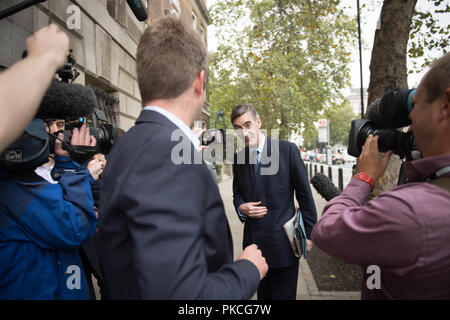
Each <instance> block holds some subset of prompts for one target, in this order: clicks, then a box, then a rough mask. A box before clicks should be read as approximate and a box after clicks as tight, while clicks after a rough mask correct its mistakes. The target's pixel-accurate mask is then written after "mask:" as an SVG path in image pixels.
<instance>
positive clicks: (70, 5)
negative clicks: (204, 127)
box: [0, 0, 210, 130]
mask: <svg viewBox="0 0 450 320" xmlns="http://www.w3.org/2000/svg"><path fill="white" fill-rule="evenodd" d="M22 1H23V0H1V1H0V11H1V10H4V9H6V8H9V7H11V6H13V5H15V4H18V3H20V2H22ZM142 3H143V4H144V5H145V6H147V8H148V13H149V21H147V22H139V21H138V20H137V19H136V17H135V16H134V14H133V13H132V11H131V9H130V8H129V6H128V5H127V3H126V1H125V0H48V1H45V2H42V3H40V4H38V5H35V6H33V7H30V8H28V9H26V10H23V11H21V12H19V13H17V14H15V15H12V16H10V17H8V18H6V19H3V20H0V69H3V68H7V67H9V66H11V65H12V64H13V63H15V62H17V61H18V60H20V59H21V57H22V53H23V51H24V50H26V44H25V43H26V39H27V38H28V37H29V36H30V35H32V34H33V33H34V32H35V31H37V30H39V29H40V28H42V27H44V26H47V25H49V24H50V23H55V24H57V25H58V26H59V27H60V28H61V29H62V30H64V31H65V32H66V33H67V35H68V36H69V38H70V48H72V49H73V54H74V56H75V58H76V68H77V69H78V71H79V72H80V76H79V77H78V78H77V80H76V81H75V82H76V83H81V84H86V85H90V86H92V87H94V88H95V89H96V94H97V98H98V107H99V109H101V110H103V111H104V112H105V114H106V116H107V118H108V121H109V122H111V123H116V124H117V125H118V126H119V127H120V128H122V129H124V130H128V129H129V128H130V127H132V126H133V125H134V122H135V120H136V119H137V117H138V116H139V113H140V112H141V109H142V102H141V95H140V92H139V87H138V83H137V74H136V51H137V46H138V42H139V39H140V37H141V35H142V33H143V31H144V30H145V28H146V26H147V23H149V22H151V21H152V20H153V19H156V18H157V17H160V16H164V15H167V14H175V15H177V16H178V17H179V18H180V19H182V20H183V21H186V22H188V23H190V24H191V25H195V26H196V30H197V31H198V32H199V33H200V34H201V35H202V36H203V39H204V41H205V44H206V41H207V26H208V24H209V23H210V21H209V16H208V13H207V11H206V1H205V0H186V1H183V0H182V1H176V0H149V1H148V2H147V0H143V1H142ZM77 15H79V20H80V21H79V22H80V23H79V25H78V26H76V24H75V27H73V22H74V19H76V18H77ZM71 23H72V25H71ZM69 28H70V29H69ZM201 120H202V121H203V122H204V123H205V124H208V123H209V107H208V104H207V103H205V107H204V110H203V114H202V119H201Z"/></svg>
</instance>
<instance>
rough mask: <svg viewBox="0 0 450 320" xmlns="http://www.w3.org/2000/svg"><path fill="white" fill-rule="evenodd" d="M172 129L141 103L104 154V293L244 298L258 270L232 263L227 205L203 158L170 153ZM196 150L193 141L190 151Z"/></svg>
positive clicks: (131, 296) (253, 285) (101, 226)
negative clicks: (193, 160) (187, 159)
mask: <svg viewBox="0 0 450 320" xmlns="http://www.w3.org/2000/svg"><path fill="white" fill-rule="evenodd" d="M176 129H177V127H176V126H175V125H174V124H173V123H172V122H171V121H169V120H168V119H167V118H166V117H164V116H163V115H161V114H159V113H157V112H155V111H149V110H144V111H142V113H141V115H140V117H139V119H138V120H137V122H136V125H135V126H134V127H133V128H131V130H129V131H128V132H127V133H126V134H125V135H124V136H122V137H121V138H120V139H119V140H118V141H117V143H116V144H115V145H114V147H113V149H112V152H111V154H110V156H109V157H108V164H107V166H106V169H105V172H104V174H103V175H104V177H103V187H102V190H101V194H100V213H99V228H98V234H97V252H98V257H99V261H100V266H101V269H102V273H103V277H104V291H105V298H107V299H249V298H251V296H252V295H253V294H254V292H255V291H256V289H257V287H258V284H259V272H258V269H257V268H256V267H255V265H254V264H252V263H251V262H249V261H247V260H241V261H238V262H233V245H232V238H231V233H230V228H229V225H228V222H227V219H226V216H225V211H224V206H223V203H222V199H221V197H220V194H219V190H218V188H217V185H216V184H215V183H214V181H213V179H212V177H211V174H210V173H209V172H208V169H207V167H206V165H205V164H204V163H201V164H178V165H177V164H175V163H174V162H173V161H172V160H171V156H172V151H173V150H174V148H176V146H177V144H178V141H171V135H172V132H173V131H174V130H176ZM184 138H185V139H187V137H186V136H184ZM183 152H184V151H183ZM196 152H197V151H196V150H194V148H193V147H192V152H191V155H190V156H194V154H195V153H196Z"/></svg>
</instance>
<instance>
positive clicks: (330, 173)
mask: <svg viewBox="0 0 450 320" xmlns="http://www.w3.org/2000/svg"><path fill="white" fill-rule="evenodd" d="M332 171H333V170H332V168H331V166H329V167H328V178H330V180H331V181H333V172H332Z"/></svg>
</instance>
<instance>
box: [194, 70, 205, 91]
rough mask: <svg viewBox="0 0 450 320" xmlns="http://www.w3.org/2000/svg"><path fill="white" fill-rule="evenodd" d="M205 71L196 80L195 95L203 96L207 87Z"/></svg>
mask: <svg viewBox="0 0 450 320" xmlns="http://www.w3.org/2000/svg"><path fill="white" fill-rule="evenodd" d="M205 81H206V79H205V70H202V71H200V72H199V74H198V75H197V77H196V78H195V93H196V94H197V95H199V96H201V95H202V94H203V89H204V87H205V85H204V84H205Z"/></svg>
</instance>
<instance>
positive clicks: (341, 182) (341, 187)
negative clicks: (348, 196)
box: [338, 168, 344, 192]
mask: <svg viewBox="0 0 450 320" xmlns="http://www.w3.org/2000/svg"><path fill="white" fill-rule="evenodd" d="M338 174H339V176H338V184H339V191H341V192H342V190H344V170H343V169H342V168H339V171H338Z"/></svg>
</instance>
